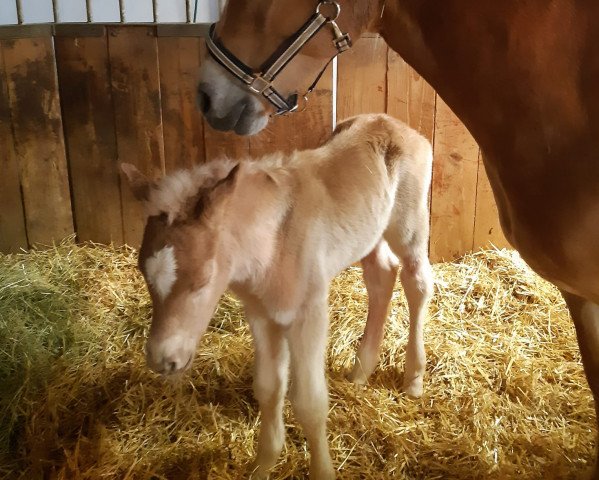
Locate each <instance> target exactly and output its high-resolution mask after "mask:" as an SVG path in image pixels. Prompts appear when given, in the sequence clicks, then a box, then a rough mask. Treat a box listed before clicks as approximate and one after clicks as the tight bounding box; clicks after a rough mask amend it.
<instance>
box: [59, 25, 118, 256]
mask: <svg viewBox="0 0 599 480" xmlns="http://www.w3.org/2000/svg"><path fill="white" fill-rule="evenodd" d="M55 45H56V58H57V67H58V78H59V81H60V91H61V98H62V112H63V122H64V127H65V136H66V145H67V152H68V158H69V167H70V173H71V183H72V188H71V190H72V196H73V198H72V201H73V209H74V215H75V223H76V225H77V237H78V239H79V240H93V241H95V242H100V243H110V242H114V243H117V244H120V243H122V242H123V224H122V218H121V194H120V186H119V173H118V165H117V160H118V159H117V149H116V133H115V127H114V112H113V106H112V97H111V91H110V80H109V67H108V50H107V39H106V37H105V36H103V37H84V38H68V37H62V38H56V39H55Z"/></svg>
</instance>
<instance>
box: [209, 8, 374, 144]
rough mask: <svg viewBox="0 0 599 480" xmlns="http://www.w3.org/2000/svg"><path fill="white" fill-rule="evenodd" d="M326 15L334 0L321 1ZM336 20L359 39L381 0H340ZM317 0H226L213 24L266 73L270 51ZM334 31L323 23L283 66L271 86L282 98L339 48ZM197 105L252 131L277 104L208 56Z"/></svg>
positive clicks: (227, 125)
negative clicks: (216, 22)
mask: <svg viewBox="0 0 599 480" xmlns="http://www.w3.org/2000/svg"><path fill="white" fill-rule="evenodd" d="M320 3H322V4H323V5H321V7H320V8H321V11H322V14H323V15H324V16H326V17H327V18H332V17H334V15H335V5H334V4H333V2H330V1H327V2H320ZM338 4H339V6H340V13H339V16H338V17H337V20H336V21H337V24H338V25H339V27H340V29H341V30H342V31H343V32H347V33H348V34H349V35H350V36H351V38H353V39H355V40H357V38H358V36H359V35H360V34H361V33H362V32H363V31H364V30H365V29H366V28H368V26H369V25H370V24H372V23H373V22H374V21H376V20H377V19H378V16H380V12H381V8H382V4H383V0H353V1H350V0H338ZM318 5H319V2H318V1H316V0H277V1H272V0H228V2H227V4H226V6H225V9H224V11H223V14H222V17H221V19H220V20H219V22H218V24H217V25H216V27H215V31H214V37H215V38H217V39H218V41H219V42H220V44H221V45H222V46H223V47H224V48H225V49H226V50H228V51H229V52H230V53H231V54H232V55H234V56H235V57H237V59H238V60H240V61H241V62H243V63H244V64H245V65H246V66H247V67H249V68H250V69H251V70H253V71H254V72H261V73H264V72H263V70H264V68H263V67H264V66H266V65H268V64H269V63H270V60H271V59H272V57H273V55H278V54H280V53H281V46H282V45H284V44H285V42H287V41H288V40H289V39H290V38H291V37H293V35H294V34H295V33H296V32H298V30H300V29H301V27H302V26H303V25H304V24H305V23H306V22H307V21H308V19H310V18H311V17H312V15H313V14H314V12H315V11H316V8H317V6H318ZM332 40H333V31H332V28H329V25H324V26H323V27H322V28H320V30H319V31H318V33H316V34H315V35H314V36H313V37H312V38H311V39H310V40H309V41H308V42H307V43H306V44H305V45H304V46H303V47H302V48H301V50H300V51H299V53H298V54H297V55H296V56H295V57H294V58H293V59H292V60H291V61H290V62H289V63H288V64H287V65H286V66H285V67H284V68H283V70H282V71H281V73H279V74H278V75H277V76H276V78H275V80H274V81H273V82H272V85H273V87H274V88H275V89H276V91H277V92H279V93H280V95H281V97H283V98H284V99H288V98H291V96H292V95H294V94H299V95H300V97H301V96H302V95H303V94H304V93H305V91H306V90H307V88H308V87H309V86H310V84H311V83H312V82H313V81H314V79H315V78H316V77H317V76H318V74H319V73H320V72H321V71H322V69H323V68H324V67H325V65H326V64H327V62H329V60H330V59H331V58H332V57H333V56H335V55H336V54H337V52H338V50H337V48H336V46H335V45H334V43H333V41H332ZM198 104H199V107H200V110H201V111H202V112H203V114H204V116H205V117H206V119H207V120H208V122H209V123H210V125H211V126H212V127H213V128H215V129H217V130H223V131H228V130H233V131H235V133H237V134H240V135H253V134H255V133H257V132H259V131H260V130H262V129H263V128H264V127H265V126H266V124H267V123H268V119H269V116H270V115H271V114H272V113H274V112H275V110H276V109H275V107H274V106H273V105H272V104H271V103H270V102H269V101H267V100H266V99H265V98H264V97H263V96H262V95H260V94H256V93H252V91H250V90H249V89H248V88H247V87H246V86H245V85H244V84H243V83H242V82H241V81H240V80H238V79H237V78H235V77H234V76H233V74H232V73H230V72H229V71H228V70H226V69H225V68H224V67H223V66H221V65H220V64H219V63H217V62H216V61H215V60H214V59H213V58H212V57H206V59H205V62H204V64H203V66H202V70H201V73H200V81H199V85H198Z"/></svg>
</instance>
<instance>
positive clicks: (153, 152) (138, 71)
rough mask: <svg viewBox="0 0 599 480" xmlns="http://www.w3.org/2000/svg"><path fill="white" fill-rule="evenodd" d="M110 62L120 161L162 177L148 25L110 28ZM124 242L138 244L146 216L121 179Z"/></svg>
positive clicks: (154, 52)
mask: <svg viewBox="0 0 599 480" xmlns="http://www.w3.org/2000/svg"><path fill="white" fill-rule="evenodd" d="M108 30H109V37H108V45H109V59H110V65H111V84H112V85H111V86H112V96H113V100H114V114H115V125H116V132H117V151H118V159H119V162H127V163H132V164H134V165H136V166H137V167H138V168H139V169H140V171H142V172H143V173H145V174H146V175H148V176H149V177H151V178H158V177H160V176H162V175H163V174H164V171H165V168H164V144H163V133H162V119H161V105H160V83H159V75H158V49H157V44H156V38H155V37H154V36H152V35H151V29H150V28H148V27H109V29H108ZM121 199H122V211H123V238H124V241H125V243H127V244H129V245H131V246H138V245H139V244H140V242H141V238H142V234H143V226H144V213H143V209H142V206H141V205H140V203H139V202H138V201H137V200H136V199H135V198H134V197H133V195H132V194H131V191H130V189H129V185H127V183H126V180H125V179H123V180H122V181H121Z"/></svg>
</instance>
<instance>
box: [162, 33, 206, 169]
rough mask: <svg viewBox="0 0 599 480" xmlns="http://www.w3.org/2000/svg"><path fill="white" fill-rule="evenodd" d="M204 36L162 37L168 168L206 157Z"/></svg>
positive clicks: (194, 163)
mask: <svg viewBox="0 0 599 480" xmlns="http://www.w3.org/2000/svg"><path fill="white" fill-rule="evenodd" d="M201 43H202V40H201V39H200V38H193V37H187V38H172V37H161V38H158V55H159V61H160V92H161V100H162V124H163V130H164V158H165V165H166V171H167V172H170V171H173V170H175V169H178V168H187V167H191V166H193V165H197V164H199V163H203V162H204V161H205V159H206V158H205V150H204V126H203V123H202V116H201V113H200V111H199V110H198V108H197V106H196V105H197V102H196V95H197V93H196V92H197V81H198V74H199V70H200V50H201Z"/></svg>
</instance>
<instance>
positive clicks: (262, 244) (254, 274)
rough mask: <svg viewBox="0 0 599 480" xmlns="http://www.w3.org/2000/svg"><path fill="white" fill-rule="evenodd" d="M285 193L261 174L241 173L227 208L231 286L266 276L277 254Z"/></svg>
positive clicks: (286, 193)
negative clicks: (229, 235)
mask: <svg viewBox="0 0 599 480" xmlns="http://www.w3.org/2000/svg"><path fill="white" fill-rule="evenodd" d="M288 193H289V189H288V188H287V186H286V185H284V184H278V183H276V181H275V180H273V179H272V178H271V177H269V176H268V175H267V174H265V173H264V172H252V171H250V172H244V175H243V177H242V178H241V179H240V182H239V184H238V186H237V188H236V190H235V193H234V194H233V197H232V198H231V203H230V206H229V211H230V219H229V222H230V223H229V225H230V234H231V249H232V251H231V252H229V253H230V255H231V259H232V263H233V278H232V282H235V283H247V282H250V283H254V282H256V281H258V282H259V281H260V280H261V278H263V276H264V275H265V274H266V273H267V271H268V269H269V267H270V266H271V264H272V262H273V261H274V259H275V257H276V254H277V247H278V244H279V241H278V240H279V237H280V230H281V225H282V222H283V219H284V217H285V214H286V212H287V210H288V208H289V203H288Z"/></svg>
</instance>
